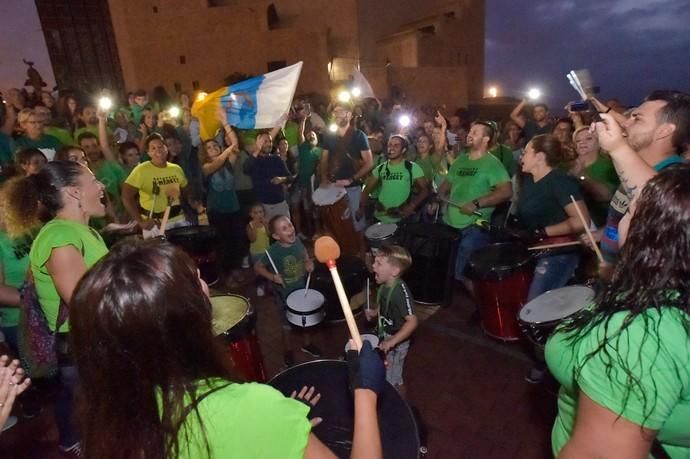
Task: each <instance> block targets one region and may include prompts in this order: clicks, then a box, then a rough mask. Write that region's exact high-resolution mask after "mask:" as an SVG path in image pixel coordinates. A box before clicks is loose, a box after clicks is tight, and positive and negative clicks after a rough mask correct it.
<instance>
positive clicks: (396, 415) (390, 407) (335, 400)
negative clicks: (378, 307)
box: [268, 360, 420, 459]
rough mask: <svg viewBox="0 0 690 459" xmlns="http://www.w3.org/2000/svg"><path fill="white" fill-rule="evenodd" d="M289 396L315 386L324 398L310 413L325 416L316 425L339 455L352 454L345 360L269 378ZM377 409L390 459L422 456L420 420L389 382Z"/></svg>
mask: <svg viewBox="0 0 690 459" xmlns="http://www.w3.org/2000/svg"><path fill="white" fill-rule="evenodd" d="M268 383H269V384H270V385H271V386H273V387H275V388H276V389H278V390H279V391H280V392H282V393H283V394H284V395H285V396H286V397H289V396H290V394H291V393H292V392H293V391H295V390H296V391H299V390H300V389H301V388H302V387H304V386H314V387H315V389H316V392H319V393H320V394H321V401H320V402H319V403H318V404H316V405H314V406H313V407H312V408H311V411H310V413H309V415H310V417H312V418H313V417H320V418H322V419H323V422H321V423H320V424H319V425H317V426H316V427H314V428H313V429H312V432H313V433H314V435H316V436H317V437H318V439H319V440H321V441H322V442H323V443H324V444H325V445H326V446H328V447H329V448H330V449H331V451H333V452H334V453H335V455H336V456H337V457H341V458H347V457H350V453H351V450H352V436H353V433H354V397H353V394H352V391H351V390H350V388H349V387H350V383H349V379H348V369H347V363H346V362H343V361H341V360H314V361H311V362H306V363H302V364H300V365H296V366H294V367H292V368H289V369H287V370H285V371H283V372H282V373H279V374H277V375H276V376H275V377H274V378H273V379H271V380H270V381H269V382H268ZM376 411H377V413H378V418H379V429H380V430H381V446H382V448H383V457H384V458H386V459H413V458H418V457H419V449H420V443H419V431H418V428H417V422H416V420H415V418H414V416H413V414H412V411H411V410H410V407H409V406H408V405H407V403H406V402H405V400H404V399H403V398H402V397H401V396H400V394H399V393H398V391H397V390H395V388H394V387H393V386H392V385H391V384H390V383H388V382H386V385H385V387H384V390H383V392H382V393H381V395H380V396H379V398H378V403H377V406H376Z"/></svg>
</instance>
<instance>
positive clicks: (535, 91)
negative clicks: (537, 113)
mask: <svg viewBox="0 0 690 459" xmlns="http://www.w3.org/2000/svg"><path fill="white" fill-rule="evenodd" d="M527 97H529V98H530V99H532V100H537V99H539V98H540V97H541V91H540V90H539V88H530V90H529V91H527Z"/></svg>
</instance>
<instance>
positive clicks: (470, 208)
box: [438, 121, 513, 293]
mask: <svg viewBox="0 0 690 459" xmlns="http://www.w3.org/2000/svg"><path fill="white" fill-rule="evenodd" d="M495 135H496V132H495V131H494V128H493V127H492V126H491V125H490V124H489V123H484V122H481V121H478V122H476V123H474V124H473V125H472V127H471V128H470V132H469V133H468V134H467V138H466V140H465V144H466V146H467V147H469V149H468V150H467V151H464V152H462V153H461V154H460V155H459V156H458V158H457V159H456V160H455V162H453V165H452V166H451V168H450V170H449V171H448V175H447V176H446V178H445V180H444V181H443V183H441V186H440V187H439V190H438V194H439V196H440V197H445V196H448V201H449V204H448V211H447V212H446V214H445V215H444V216H443V221H444V222H445V223H446V224H447V225H449V226H451V227H453V228H456V229H458V230H459V232H460V238H459V241H458V251H457V256H456V259H455V279H456V280H458V281H462V283H463V284H464V286H465V288H466V289H467V290H468V291H469V292H470V293H472V292H473V287H472V282H470V281H469V279H467V278H466V277H465V275H464V270H465V266H466V265H467V261H468V260H469V258H470V255H471V254H472V252H474V251H475V250H476V249H479V248H481V247H483V246H485V245H486V244H488V243H489V234H488V232H487V231H486V230H485V229H484V228H482V227H481V226H479V224H480V223H481V221H482V220H483V221H489V220H490V219H491V214H492V213H493V211H494V208H495V206H497V205H498V204H501V203H504V202H506V201H508V200H509V199H510V198H511V196H512V195H513V189H512V186H511V182H510V177H509V176H508V172H506V169H505V167H503V164H502V163H501V162H500V161H499V160H498V159H496V158H495V157H494V156H492V155H491V154H489V146H490V145H491V141H492V139H493V137H494V136H495Z"/></svg>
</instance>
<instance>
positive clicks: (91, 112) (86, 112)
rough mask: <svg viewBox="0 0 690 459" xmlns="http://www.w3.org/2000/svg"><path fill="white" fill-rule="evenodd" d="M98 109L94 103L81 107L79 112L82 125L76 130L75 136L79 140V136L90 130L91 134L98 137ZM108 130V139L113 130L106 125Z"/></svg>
mask: <svg viewBox="0 0 690 459" xmlns="http://www.w3.org/2000/svg"><path fill="white" fill-rule="evenodd" d="M98 115H99V113H98V110H97V109H96V107H94V106H93V105H85V106H84V107H83V108H82V109H81V113H80V114H79V121H81V123H82V126H81V127H80V128H78V129H76V130H75V131H74V138H75V139H76V140H77V142H78V141H79V136H80V135H81V134H82V133H84V132H90V133H91V134H93V135H95V136H96V137H98ZM106 132H107V134H108V139H111V138H112V135H113V133H112V131H111V130H110V128H109V127H107V126H106Z"/></svg>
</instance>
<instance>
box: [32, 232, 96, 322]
mask: <svg viewBox="0 0 690 459" xmlns="http://www.w3.org/2000/svg"><path fill="white" fill-rule="evenodd" d="M68 245H71V246H73V247H75V248H76V249H77V250H78V251H79V252H80V253H81V254H82V255H83V256H84V263H85V264H86V267H87V268H90V267H91V266H93V265H94V264H95V263H96V262H97V261H98V260H100V259H101V258H102V257H103V256H104V255H105V254H107V253H108V248H107V247H106V245H105V242H103V239H102V238H101V235H100V234H98V232H97V231H96V230H94V229H92V228H91V227H89V226H87V225H83V224H81V223H77V222H73V221H70V220H63V219H59V218H55V219H53V220H51V221H49V222H48V223H46V224H45V226H43V228H41V231H39V233H38V236H36V239H35V240H34V243H33V244H32V246H31V252H30V253H29V259H30V260H31V273H32V274H33V276H34V282H35V284H36V293H37V294H38V301H39V302H40V303H41V308H42V309H43V312H44V313H45V315H46V319H47V320H48V326H49V328H50V329H51V330H53V331H54V330H55V325H56V322H57V316H58V309H59V305H60V295H59V294H58V292H57V290H56V288H55V284H54V283H53V278H52V277H50V274H48V269H47V268H46V263H47V262H48V259H49V258H50V256H51V254H52V253H53V249H56V248H58V247H65V246H68ZM65 269H69V267H65ZM60 331H61V332H67V331H69V320H68V321H66V322H65V323H64V324H63V325H62V326H61V327H60Z"/></svg>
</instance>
